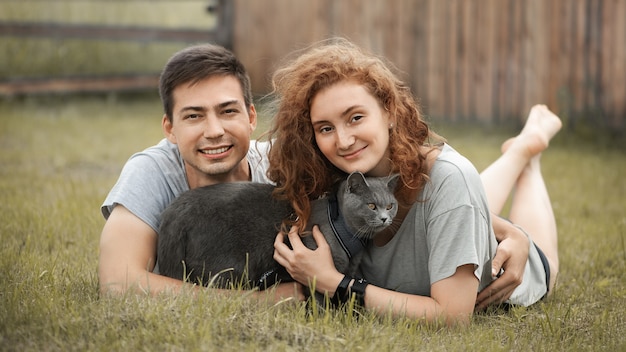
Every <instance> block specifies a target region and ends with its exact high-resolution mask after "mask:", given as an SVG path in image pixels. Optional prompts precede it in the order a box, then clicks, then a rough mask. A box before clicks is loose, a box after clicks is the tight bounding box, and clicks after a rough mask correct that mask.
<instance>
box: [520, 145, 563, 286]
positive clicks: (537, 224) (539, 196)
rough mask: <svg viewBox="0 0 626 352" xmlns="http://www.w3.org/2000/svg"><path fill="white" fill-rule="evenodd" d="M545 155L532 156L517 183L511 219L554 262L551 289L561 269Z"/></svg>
mask: <svg viewBox="0 0 626 352" xmlns="http://www.w3.org/2000/svg"><path fill="white" fill-rule="evenodd" d="M540 158H541V154H537V155H535V156H534V157H532V158H531V160H530V162H529V163H528V165H526V167H525V168H524V170H523V172H522V174H521V175H520V177H519V179H518V180H517V183H516V185H515V194H514V196H513V201H512V204H511V212H510V214H509V217H510V220H511V221H512V222H513V223H515V224H517V225H519V226H521V227H522V228H523V229H524V230H525V231H526V232H527V233H529V234H530V235H531V237H532V240H533V242H535V244H536V245H537V246H539V248H540V249H541V250H542V251H543V253H544V254H545V255H546V258H547V259H548V263H549V264H550V291H551V290H552V287H554V283H555V280H556V276H557V274H558V271H559V254H558V250H557V247H558V244H557V228H556V221H555V218H554V212H553V211H552V204H551V202H550V196H549V195H548V190H547V189H546V185H545V183H544V180H543V176H542V174H541V163H540Z"/></svg>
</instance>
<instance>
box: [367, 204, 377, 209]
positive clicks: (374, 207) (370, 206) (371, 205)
mask: <svg viewBox="0 0 626 352" xmlns="http://www.w3.org/2000/svg"><path fill="white" fill-rule="evenodd" d="M367 207H368V208H370V209H371V210H376V204H374V203H368V204H367Z"/></svg>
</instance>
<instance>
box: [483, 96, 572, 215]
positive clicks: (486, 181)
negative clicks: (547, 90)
mask: <svg viewBox="0 0 626 352" xmlns="http://www.w3.org/2000/svg"><path fill="white" fill-rule="evenodd" d="M560 129H561V120H560V119H559V118H558V116H556V115H555V114H554V113H552V112H551V111H550V110H548V108H547V107H546V106H545V105H535V106H533V107H532V108H531V109H530V113H529V115H528V120H527V121H526V125H525V126H524V128H523V129H522V131H521V132H520V134H519V135H518V136H517V137H515V138H511V139H509V140H508V141H506V142H505V143H504V144H503V145H502V155H501V156H500V157H499V158H498V159H497V160H496V161H495V162H493V164H491V165H489V166H488V167H487V168H486V169H485V170H484V171H483V172H482V173H481V174H480V177H481V179H482V182H483V185H484V187H485V192H486V193H487V200H488V203H489V208H490V210H491V211H492V212H494V213H496V214H500V213H501V212H502V208H503V207H504V205H505V204H506V201H507V200H508V198H509V196H510V195H511V192H512V191H513V189H514V187H515V185H516V183H517V181H518V178H519V177H520V176H521V175H522V172H523V171H524V170H525V168H526V166H527V165H528V164H529V163H530V160H531V159H532V158H533V157H535V156H537V155H539V154H540V153H541V152H542V151H543V150H545V149H546V148H547V147H548V144H549V143H550V139H552V137H554V135H555V134H556V133H557V132H558V131H559V130H560Z"/></svg>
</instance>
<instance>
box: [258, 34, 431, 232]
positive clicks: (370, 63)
mask: <svg viewBox="0 0 626 352" xmlns="http://www.w3.org/2000/svg"><path fill="white" fill-rule="evenodd" d="M389 67H390V66H388V65H387V64H385V62H384V61H383V60H382V59H380V58H378V57H376V56H374V55H371V54H368V53H365V52H364V51H363V50H361V49H360V48H358V47H357V46H355V45H354V44H352V43H350V42H349V41H347V40H344V39H334V40H331V41H329V42H325V43H322V44H321V45H318V46H315V47H312V48H310V49H309V50H307V51H306V52H304V53H303V54H302V55H300V56H298V57H297V58H295V59H293V60H292V61H290V62H289V63H288V64H287V65H285V66H284V67H282V68H280V69H278V70H277V71H276V72H275V74H274V76H273V79H272V85H273V92H272V96H273V98H274V102H273V103H274V104H273V109H274V111H273V114H274V120H273V122H272V126H271V128H270V131H269V137H270V141H271V142H272V148H271V151H270V154H269V160H270V167H269V170H268V176H269V178H270V179H271V180H272V181H274V182H276V186H277V187H276V190H275V196H277V197H279V198H282V199H288V200H289V201H290V202H291V203H292V206H293V208H294V211H295V213H296V215H297V217H298V220H297V221H296V222H295V223H296V224H297V225H299V226H300V229H301V230H304V227H305V226H306V223H307V221H308V218H309V215H310V211H311V208H310V205H309V202H310V200H312V199H315V198H318V197H320V196H321V195H323V194H324V193H326V192H328V191H331V190H332V187H333V185H334V184H335V182H337V181H339V180H341V179H343V178H344V177H346V174H345V173H344V172H343V171H341V170H339V169H338V168H336V167H335V166H333V165H332V164H331V163H330V162H328V160H327V159H326V158H325V157H324V155H323V154H322V153H321V151H320V150H319V148H318V146H317V143H316V141H315V135H314V131H313V127H312V125H311V117H310V106H311V102H312V100H313V98H314V97H315V95H316V94H317V93H318V92H319V91H320V90H322V89H325V88H327V87H330V86H332V85H334V84H336V83H338V82H341V81H346V80H351V81H354V82H357V83H359V84H362V85H363V86H364V87H365V88H366V89H367V90H368V91H369V92H370V94H372V96H374V97H375V98H376V99H377V100H378V101H379V103H380V104H381V106H382V107H383V108H384V109H385V110H387V111H388V112H389V118H390V121H393V122H394V127H393V129H391V130H390V138H389V150H390V157H391V164H392V168H393V169H392V170H391V172H392V173H399V174H400V177H401V180H402V186H401V187H399V188H398V191H397V192H396V197H397V198H398V199H399V200H400V201H402V202H403V203H406V204H410V203H412V202H414V201H415V197H416V195H417V193H418V192H419V191H420V190H421V189H422V188H423V186H424V183H425V182H426V180H427V178H428V176H427V172H426V170H425V163H424V161H425V158H426V156H425V154H424V153H422V151H421V149H420V147H421V146H424V145H427V144H428V143H429V140H430V139H429V138H430V137H431V136H433V137H436V138H437V139H438V138H439V137H438V136H437V135H436V134H434V133H433V132H431V131H430V129H429V127H428V125H427V124H426V122H425V121H424V120H423V118H422V114H421V112H420V110H419V106H418V104H417V102H416V101H415V99H414V97H413V94H412V92H411V90H410V88H409V87H408V86H407V85H406V84H405V83H404V82H402V81H401V80H399V79H398V78H397V76H396V75H395V74H394V73H393V72H392V71H391V69H390V68H389Z"/></svg>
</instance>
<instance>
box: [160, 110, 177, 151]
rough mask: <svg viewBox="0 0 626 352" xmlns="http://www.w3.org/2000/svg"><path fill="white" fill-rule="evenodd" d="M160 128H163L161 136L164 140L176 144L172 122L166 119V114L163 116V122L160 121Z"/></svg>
mask: <svg viewBox="0 0 626 352" xmlns="http://www.w3.org/2000/svg"><path fill="white" fill-rule="evenodd" d="M161 127H162V128H163V134H164V135H165V138H167V140H168V141H170V142H171V143H174V144H176V135H174V132H173V127H174V126H172V121H171V120H170V119H169V118H168V117H167V114H164V115H163V120H162V121H161Z"/></svg>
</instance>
